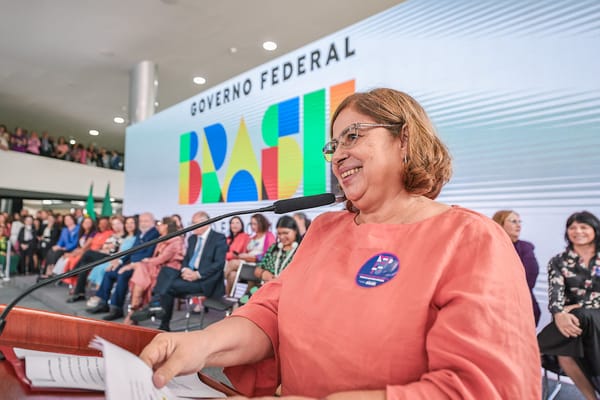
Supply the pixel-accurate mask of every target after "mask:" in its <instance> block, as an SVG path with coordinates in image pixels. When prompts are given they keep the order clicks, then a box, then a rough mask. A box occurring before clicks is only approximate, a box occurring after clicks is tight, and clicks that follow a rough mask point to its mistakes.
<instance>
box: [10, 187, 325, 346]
mask: <svg viewBox="0 0 600 400" xmlns="http://www.w3.org/2000/svg"><path fill="white" fill-rule="evenodd" d="M335 200H336V199H335V196H334V195H333V194H332V193H323V194H317V195H314V196H304V197H295V198H292V199H285V200H277V201H276V202H274V203H273V204H272V205H270V206H267V207H262V208H255V209H252V210H242V211H234V212H230V213H227V214H223V215H220V216H217V217H214V218H209V219H207V220H206V221H202V222H199V223H197V224H194V225H190V226H188V227H187V228H183V229H180V230H178V231H176V232H173V233H169V234H168V235H165V236H161V237H159V238H156V239H154V240H150V241H149V242H146V243H142V244H140V245H139V246H136V247H132V248H130V249H129V250H125V251H121V252H119V253H115V254H112V255H108V256H106V257H104V258H103V259H101V260H98V261H94V262H91V263H89V264H87V265H84V266H83V267H81V268H78V269H74V270H72V271H69V272H65V273H63V274H60V275H56V276H54V277H52V278H50V279H46V280H43V281H41V282H38V283H36V284H35V285H33V286H30V287H29V288H28V289H26V290H24V291H23V292H22V293H21V294H19V295H18V296H17V297H16V298H15V299H14V300H13V301H11V302H10V303H9V304H8V305H7V306H6V307H5V308H4V311H3V312H2V315H0V335H2V332H3V331H4V327H5V325H6V318H7V317H8V313H9V312H10V310H12V309H13V307H14V306H15V305H17V303H18V302H19V301H21V299H23V298H24V297H25V296H27V295H29V294H30V293H32V292H33V291H35V290H37V289H39V288H41V287H43V286H46V285H49V284H51V283H54V282H57V281H60V280H62V279H65V278H70V277H72V276H75V275H79V274H80V273H82V272H85V271H89V270H91V269H92V268H94V267H96V266H98V265H100V264H104V263H106V262H109V261H112V260H116V259H117V258H121V257H124V256H127V255H129V254H132V253H135V252H137V251H139V250H142V249H145V248H146V247H150V246H154V245H156V244H157V243H160V242H164V241H165V240H169V239H171V238H173V237H175V236H179V235H183V234H184V233H187V232H190V231H193V230H196V229H198V228H202V227H203V226H206V225H211V224H213V223H215V222H217V221H220V220H222V219H225V218H228V217H233V216H235V215H244V214H256V213H262V212H274V213H275V214H285V213H288V212H292V211H297V210H305V209H307V208H314V207H321V206H326V205H329V204H331V203H333V202H335Z"/></svg>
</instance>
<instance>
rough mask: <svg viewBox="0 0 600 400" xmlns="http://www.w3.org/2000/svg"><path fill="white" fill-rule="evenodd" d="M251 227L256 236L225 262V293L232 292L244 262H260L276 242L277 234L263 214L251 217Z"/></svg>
mask: <svg viewBox="0 0 600 400" xmlns="http://www.w3.org/2000/svg"><path fill="white" fill-rule="evenodd" d="M250 227H251V228H252V231H253V232H254V236H252V237H251V238H250V241H249V242H248V245H247V246H246V251H245V252H243V253H239V254H238V255H237V256H235V257H234V258H233V259H231V260H229V261H227V263H226V264H225V279H227V284H226V285H225V293H226V294H229V293H231V288H232V286H233V282H234V280H235V276H236V274H237V270H238V268H239V267H240V264H241V263H242V262H244V261H245V262H258V261H260V260H261V259H262V257H263V256H264V254H265V253H266V251H267V249H268V248H269V247H270V246H271V245H272V244H273V243H274V242H275V236H274V235H273V234H272V233H271V232H270V231H269V228H270V227H271V224H270V223H269V220H268V219H266V218H265V216H264V215H262V214H254V215H253V216H252V217H251V218H250Z"/></svg>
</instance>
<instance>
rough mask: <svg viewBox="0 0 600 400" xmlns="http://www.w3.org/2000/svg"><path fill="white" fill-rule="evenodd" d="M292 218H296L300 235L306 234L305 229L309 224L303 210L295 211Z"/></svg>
mask: <svg viewBox="0 0 600 400" xmlns="http://www.w3.org/2000/svg"><path fill="white" fill-rule="evenodd" d="M294 220H296V224H297V225H298V231H299V232H300V237H301V238H303V237H304V235H306V230H307V229H308V227H309V226H310V219H308V217H307V216H306V214H304V213H303V212H297V213H295V214H294Z"/></svg>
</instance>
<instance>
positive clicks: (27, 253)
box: [18, 215, 37, 274]
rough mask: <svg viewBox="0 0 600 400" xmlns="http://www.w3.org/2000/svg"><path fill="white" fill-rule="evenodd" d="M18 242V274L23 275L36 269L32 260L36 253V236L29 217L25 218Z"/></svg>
mask: <svg viewBox="0 0 600 400" xmlns="http://www.w3.org/2000/svg"><path fill="white" fill-rule="evenodd" d="M18 242H19V254H20V255H21V258H20V260H19V273H21V274H25V273H29V272H33V271H35V270H36V269H37V265H36V263H35V259H34V256H35V253H36V251H37V236H36V230H35V228H34V226H33V217H32V216H31V215H27V216H25V219H24V225H23V227H22V228H21V231H20V232H19V237H18Z"/></svg>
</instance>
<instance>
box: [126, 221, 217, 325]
mask: <svg viewBox="0 0 600 400" xmlns="http://www.w3.org/2000/svg"><path fill="white" fill-rule="evenodd" d="M208 218H209V217H208V214H207V213H206V212H204V211H198V212H196V213H195V214H194V215H193V216H192V223H194V224H197V223H200V222H202V221H206V220H207V219H208ZM226 254H227V240H226V239H225V235H223V234H221V233H218V232H215V231H213V230H212V229H211V228H210V226H204V227H202V228H198V229H195V230H194V232H193V235H191V236H190V237H189V239H188V247H187V251H186V253H185V256H184V258H183V261H182V263H181V271H175V270H173V269H172V268H162V269H161V271H160V273H159V274H158V278H157V281H156V286H155V287H154V290H153V291H152V301H151V302H150V305H149V306H148V307H145V308H144V309H142V310H139V311H137V312H135V313H133V315H132V316H131V319H132V320H133V321H136V322H139V321H143V320H146V319H149V318H150V317H152V316H156V317H158V318H160V320H161V324H160V326H159V329H162V330H164V331H169V330H170V327H169V323H170V321H171V317H172V315H173V304H174V302H175V298H177V297H182V296H185V295H188V294H198V295H199V296H206V297H221V296H223V295H224V294H225V285H224V279H225V276H224V275H223V268H224V266H225V255H226ZM173 271H175V272H173Z"/></svg>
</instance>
